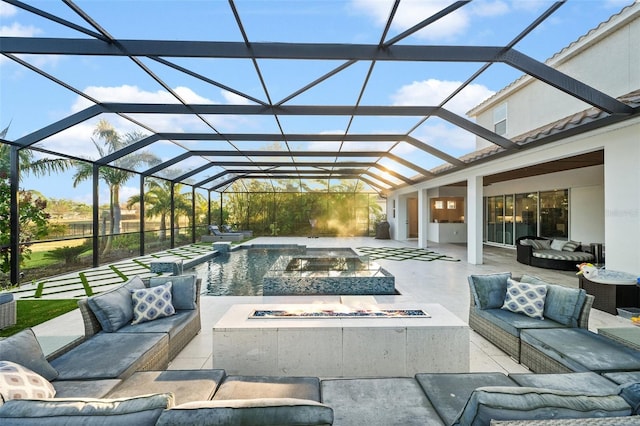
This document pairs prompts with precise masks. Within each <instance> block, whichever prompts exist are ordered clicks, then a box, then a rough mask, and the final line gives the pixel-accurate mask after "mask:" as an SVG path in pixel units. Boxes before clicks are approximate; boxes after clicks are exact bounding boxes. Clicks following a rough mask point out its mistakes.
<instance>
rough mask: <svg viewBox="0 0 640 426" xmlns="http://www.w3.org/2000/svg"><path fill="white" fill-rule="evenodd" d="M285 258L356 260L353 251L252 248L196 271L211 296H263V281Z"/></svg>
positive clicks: (204, 289)
mask: <svg viewBox="0 0 640 426" xmlns="http://www.w3.org/2000/svg"><path fill="white" fill-rule="evenodd" d="M282 256H317V257H346V258H353V257H357V256H358V255H357V253H356V252H355V251H353V250H352V249H350V248H343V247H341V248H307V247H305V246H298V245H280V246H277V245H276V246H273V245H269V246H262V245H255V244H254V245H252V246H248V247H246V248H240V249H237V250H234V251H232V252H230V253H221V254H219V255H218V256H216V257H215V258H213V259H211V260H210V261H208V262H206V263H203V264H200V265H199V266H197V267H196V268H195V272H196V273H197V274H198V277H200V278H202V286H203V292H204V294H205V295H209V296H261V295H262V294H263V278H264V276H265V275H266V274H267V272H269V270H270V269H271V268H272V267H273V266H274V265H275V264H276V262H277V261H278V259H280V258H281V257H282Z"/></svg>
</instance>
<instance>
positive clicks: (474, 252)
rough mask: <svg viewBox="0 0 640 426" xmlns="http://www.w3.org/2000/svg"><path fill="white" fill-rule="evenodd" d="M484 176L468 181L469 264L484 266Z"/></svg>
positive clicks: (473, 177)
mask: <svg viewBox="0 0 640 426" xmlns="http://www.w3.org/2000/svg"><path fill="white" fill-rule="evenodd" d="M482 182H483V180H482V176H470V177H469V179H468V180H467V215H466V217H465V221H466V222H467V262H469V263H471V264H473V265H481V264H482Z"/></svg>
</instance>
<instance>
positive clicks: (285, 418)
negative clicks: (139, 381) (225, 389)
mask: <svg viewBox="0 0 640 426" xmlns="http://www.w3.org/2000/svg"><path fill="white" fill-rule="evenodd" d="M157 424H158V426H161V425H176V424H183V425H201V426H206V425H280V426H287V425H296V426H312V425H331V424H333V409H332V408H331V407H329V406H327V405H324V404H322V403H320V402H316V401H310V400H306V399H294V398H256V399H226V400H217V401H196V402H188V403H185V404H182V405H178V406H176V407H174V408H172V409H171V410H167V411H165V412H164V413H162V415H161V416H160V418H159V419H158V423H157Z"/></svg>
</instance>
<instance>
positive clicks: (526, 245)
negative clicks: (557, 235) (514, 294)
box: [516, 236, 595, 271]
mask: <svg viewBox="0 0 640 426" xmlns="http://www.w3.org/2000/svg"><path fill="white" fill-rule="evenodd" d="M516 259H517V260H518V262H520V263H524V264H525V265H531V266H536V267H538V268H547V269H556V270H560V271H576V270H577V265H579V264H580V263H583V262H593V260H594V259H595V256H594V255H593V254H592V253H587V252H584V251H582V244H581V243H579V242H575V241H567V240H560V239H553V240H551V239H548V238H543V237H536V236H528V237H520V238H518V239H517V240H516Z"/></svg>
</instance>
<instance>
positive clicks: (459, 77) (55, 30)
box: [0, 0, 631, 202]
mask: <svg viewBox="0 0 640 426" xmlns="http://www.w3.org/2000/svg"><path fill="white" fill-rule="evenodd" d="M26 3H28V4H29V5H31V6H34V7H36V8H38V9H41V10H44V11H46V12H49V13H52V14H55V15H57V16H60V17H61V18H63V19H66V20H68V21H71V22H73V23H76V24H78V25H81V26H83V27H85V28H90V29H93V28H92V27H91V26H90V25H89V24H88V23H87V22H85V21H84V20H83V19H82V18H81V17H80V16H79V15H78V14H76V13H75V12H74V11H73V10H72V9H71V8H69V7H68V6H67V5H65V4H64V3H63V2H59V1H53V0H40V1H36V0H29V1H26ZM630 3H631V1H629V0H623V1H620V0H569V1H567V2H566V3H565V4H564V5H562V6H561V7H560V8H559V10H558V11H556V12H555V13H554V14H553V15H552V16H551V17H550V18H548V19H547V20H546V21H545V22H543V23H542V24H541V25H540V26H539V27H537V28H536V29H535V30H534V31H533V32H532V33H531V34H530V35H528V36H527V37H526V38H525V39H523V40H522V41H520V42H519V43H518V44H516V46H515V48H516V49H518V50H519V51H520V52H522V53H524V54H526V55H528V56H531V57H533V58H534V59H536V60H539V61H545V60H547V59H548V58H550V57H552V56H553V55H554V54H555V53H557V52H559V51H560V50H562V49H563V48H564V47H565V46H567V45H569V44H570V43H572V42H573V41H575V40H577V39H578V38H579V37H581V36H582V35H584V34H586V33H587V32H588V31H589V30H591V29H593V28H595V27H597V26H598V25H599V24H600V23H601V22H604V21H606V20H607V19H609V17H610V16H612V15H614V14H616V13H618V12H619V11H620V10H621V9H622V8H623V7H624V6H626V5H628V4H630ZM75 4H76V5H77V6H78V7H79V8H80V9H81V10H83V11H84V12H86V13H87V14H88V15H89V16H91V18H92V19H93V20H94V21H95V22H96V23H97V24H98V25H100V26H101V27H102V28H103V29H104V30H105V31H106V32H108V33H109V34H110V35H112V36H114V37H117V38H124V39H145V38H150V39H165V40H207V41H242V33H241V32H240V31H239V29H238V25H237V24H236V22H235V20H234V17H233V11H232V9H231V7H230V5H229V3H228V2H227V1H222V0H183V1H175V0H174V1H170V0H162V1H153V0H136V1H134V0H109V1H106V0H77V1H75ZM234 4H235V7H236V8H237V12H238V14H239V16H240V18H241V20H242V23H243V26H244V30H245V33H246V35H247V37H248V38H249V40H251V41H253V42H304V43H363V44H378V43H379V42H380V37H381V34H382V31H383V29H384V26H385V23H386V19H387V17H388V15H389V11H390V10H391V5H392V1H390V0H304V1H303V0H284V1H280V0H276V1H271V0H238V1H236V2H235V3H234ZM448 4H450V2H447V1H440V0H422V1H414V0H403V1H402V2H401V3H400V7H399V9H398V11H397V14H396V17H395V19H394V22H393V25H392V27H391V29H390V32H389V35H388V36H387V37H386V39H387V40H388V39H389V38H391V37H394V36H395V35H397V34H400V33H402V32H403V31H405V30H407V29H408V28H411V27H412V26H413V25H415V24H417V23H418V22H420V21H422V20H423V19H425V18H426V17H428V16H430V15H432V14H433V13H435V12H437V11H439V10H441V9H442V8H443V7H446V6H447V5H448ZM551 4H552V2H550V1H543V0H514V1H503V0H475V1H473V2H472V3H470V4H469V5H466V6H464V7H463V8H461V9H459V10H458V11H456V12H454V13H452V14H450V15H449V16H447V17H446V18H444V19H442V20H440V21H438V22H437V23H435V24H433V25H430V26H428V27H427V28H424V29H422V30H420V31H419V32H417V33H415V34H413V35H411V36H409V37H407V38H406V39H403V40H402V41H401V42H400V43H399V44H413V45H415V44H423V45H424V44H426V45H469V46H502V45H505V44H506V43H508V42H510V41H511V40H512V39H513V38H514V37H515V36H516V35H517V34H519V33H520V32H521V31H522V30H523V29H524V28H526V26H527V25H529V24H530V23H531V22H533V21H534V20H535V19H536V18H537V17H538V16H540V14H541V13H543V12H544V11H545V10H546V9H547V8H549V7H550V5H551ZM0 35H1V36H20V37H69V38H87V37H88V36H87V35H85V34H82V33H80V32H77V31H75V30H72V29H69V28H65V27H63V26H61V25H59V24H57V23H55V22H52V21H50V20H47V19H44V18H42V17H39V16H36V15H33V14H31V13H29V12H27V11H24V10H22V9H19V8H16V7H14V6H12V5H9V4H7V3H4V2H0ZM19 57H20V58H21V59H22V60H24V61H26V62H27V63H29V64H32V65H33V66H36V67H38V68H39V69H41V70H43V71H45V72H46V73H49V74H51V75H52V76H54V77H56V78H60V79H62V80H64V81H65V82H67V83H68V84H70V85H71V86H73V87H74V88H76V89H78V90H80V91H82V92H84V93H85V94H87V95H89V96H90V97H92V98H95V99H97V100H99V101H110V102H148V103H176V102H177V100H176V99H175V97H174V96H173V95H171V94H170V93H169V92H168V91H167V90H166V89H165V88H163V87H162V86H161V85H160V84H159V83H158V82H156V81H154V80H153V79H152V78H150V77H149V75H148V74H146V73H145V72H143V71H142V69H141V68H140V67H139V66H138V65H136V64H135V63H133V61H131V60H129V59H128V58H111V57H109V58H105V57H93V56H75V57H60V56H44V55H20V56H19ZM140 61H141V62H142V64H144V66H145V67H147V68H148V69H149V70H150V71H152V72H153V73H155V74H156V75H158V76H159V77H160V78H161V79H162V80H163V81H165V82H166V83H167V85H168V86H169V87H170V88H171V89H172V90H173V91H174V92H175V93H177V94H178V95H179V96H180V97H181V98H183V99H184V100H185V101H186V102H188V103H194V104H198V103H203V104H253V102H252V101H251V100H250V99H248V98H251V97H255V98H258V99H260V100H268V99H270V100H271V101H272V102H273V103H275V102H278V101H280V100H281V99H284V98H286V97H288V96H289V95H291V94H292V93H295V91H296V90H298V89H300V88H301V87H304V86H305V85H307V84H308V83H310V82H312V81H314V80H315V79H316V78H318V77H319V76H321V75H323V74H324V73H326V72H328V71H330V70H332V69H334V68H335V67H337V66H339V65H340V64H341V63H342V62H340V61H299V62H294V61H288V60H258V66H259V68H260V72H261V73H262V77H263V79H264V81H265V83H266V84H267V87H268V95H267V94H265V91H264V89H263V87H262V84H261V82H260V80H259V78H258V76H257V73H256V71H255V68H254V66H253V64H252V63H251V61H248V60H236V59H189V58H171V61H172V62H173V63H175V64H178V65H181V66H184V67H189V68H190V69H192V70H194V71H196V72H198V73H201V74H203V75H206V76H207V77H209V78H211V79H213V80H215V81H217V82H219V83H221V84H222V85H225V86H228V87H232V88H234V89H236V90H239V91H241V92H242V93H243V94H245V95H246V97H243V96H239V95H238V94H236V93H232V92H230V91H226V90H223V89H221V88H220V87H216V86H213V85H210V84H207V83H204V82H202V81H200V80H197V79H195V78H191V77H188V76H186V75H185V74H182V73H179V72H178V71H176V70H173V69H171V68H169V67H166V66H164V65H162V64H160V63H158V62H156V61H153V60H151V59H149V58H140ZM370 65H371V64H370V63H369V62H364V61H361V62H358V63H356V64H354V65H352V66H350V67H348V68H347V69H345V70H344V71H342V72H340V73H338V74H337V75H335V76H334V77H332V78H330V79H329V80H327V81H325V82H324V83H322V84H321V85H318V86H317V87H315V88H313V89H311V90H309V91H308V92H305V93H302V94H301V95H299V96H297V97H295V98H293V99H292V100H290V101H289V102H287V104H291V105H314V104H326V105H351V104H353V103H354V102H355V99H357V98H358V96H359V95H360V90H361V87H362V82H363V81H364V79H365V76H366V74H367V72H368V71H369V69H370ZM481 66H482V64H480V63H455V64H454V63H436V62H421V63H413V62H407V63H402V64H400V65H399V66H398V65H397V64H391V63H388V62H386V63H385V62H378V63H376V64H375V67H374V68H373V72H372V74H371V77H370V79H369V82H368V84H367V87H366V90H365V91H364V93H363V94H362V99H361V105H437V104H438V103H439V102H441V101H442V100H443V99H444V98H445V97H446V96H448V95H449V94H450V93H451V92H452V91H453V90H454V89H455V88H456V87H458V86H459V85H460V84H461V82H463V81H465V80H466V79H467V78H469V76H470V75H472V74H473V73H474V72H475V71H476V70H478V69H479V68H480V67H481ZM520 76H521V72H519V71H517V70H515V69H512V68H510V67H508V66H506V65H503V64H494V65H492V66H491V67H490V68H489V69H488V70H487V71H486V72H484V73H483V74H481V75H480V76H479V77H478V78H477V79H476V80H474V81H473V82H472V83H471V84H470V85H469V86H468V87H467V88H465V89H464V90H463V91H462V92H461V93H460V94H459V95H457V96H456V97H454V98H453V99H452V100H451V101H450V102H449V103H447V104H446V106H445V107H446V108H447V109H449V110H451V111H453V112H455V113H457V114H460V115H463V116H464V115H465V114H466V112H467V111H469V110H470V109H471V108H473V107H474V106H476V105H478V104H480V103H481V102H482V101H484V100H485V99H487V98H489V97H490V96H492V95H493V94H494V93H496V92H497V91H499V90H500V89H502V88H503V87H505V86H507V85H508V84H509V83H511V82H512V81H514V80H516V79H517V78H519V77H520ZM90 105H92V102H90V101H89V100H87V99H85V98H83V97H81V96H78V95H77V94H75V93H73V92H71V91H69V90H67V89H65V88H63V87H61V86H59V85H57V84H55V83H53V82H52V81H50V80H48V79H46V78H44V77H42V76H40V75H38V74H36V73H35V72H33V71H31V70H29V69H27V68H25V67H23V66H21V65H19V64H18V63H16V62H15V61H13V60H11V59H8V58H6V57H0V130H1V129H4V128H5V127H7V126H10V128H9V132H8V134H7V139H10V140H13V139H17V138H20V137H22V136H24V135H28V134H30V133H31V132H34V131H36V130H38V129H40V128H42V127H44V126H47V125H49V124H51V123H54V122H56V121H58V120H60V119H62V118H64V117H66V116H68V115H70V114H72V113H75V112H78V111H81V110H83V109H84V108H87V107H88V106H90ZM130 116H131V117H132V118H134V119H137V120H139V121H141V122H143V123H144V124H145V125H146V126H147V127H148V128H149V129H152V130H154V131H157V132H211V127H214V128H215V129H216V130H217V131H220V132H222V133H279V127H278V123H276V122H275V120H274V119H273V118H271V117H267V116H207V117H205V118H206V120H207V123H205V122H203V121H202V120H199V119H197V118H195V117H191V116H172V115H163V116H141V115H137V116H136V115H135V114H131V115H130ZM100 118H104V119H107V120H108V121H109V122H110V123H111V124H113V125H114V127H115V128H116V129H117V130H118V132H120V133H121V134H125V133H131V132H142V133H145V134H148V133H149V131H148V130H147V129H144V128H141V127H140V126H137V125H136V124H134V123H132V122H131V121H127V120H125V119H123V118H121V117H118V116H115V115H112V114H111V115H110V114H105V115H102V116H100V117H98V118H96V119H92V120H88V121H86V122H84V123H82V124H80V125H77V126H74V127H73V128H71V129H68V130H66V131H64V132H61V133H58V134H56V135H54V136H52V137H50V138H48V139H46V140H44V141H42V142H40V143H38V144H37V146H39V147H42V148H44V149H51V150H56V149H61V148H62V149H65V150H67V152H71V153H73V155H75V156H77V157H81V158H91V159H92V158H97V156H98V154H97V151H96V148H95V147H94V145H93V143H92V142H91V138H92V132H93V130H94V129H95V126H96V123H97V120H98V119H100ZM280 120H281V121H280V123H279V124H280V126H282V128H283V129H284V131H285V132H287V133H344V132H345V130H346V129H347V128H349V132H350V133H406V132H407V131H408V129H411V128H412V126H414V125H416V123H417V122H418V121H419V120H418V119H417V118H416V117H396V118H380V117H356V118H355V119H354V120H353V122H351V123H349V117H293V116H282V117H280ZM412 136H414V137H416V138H418V139H420V140H423V141H425V142H427V143H429V144H431V145H433V146H435V147H436V148H438V149H441V150H443V151H444V152H446V153H448V154H450V155H453V156H456V157H457V156H461V155H464V154H467V153H470V152H472V151H473V150H474V149H475V143H476V141H475V137H474V136H473V135H471V134H470V133H468V132H465V131H463V130H460V129H457V128H455V127H454V126H452V125H450V124H449V123H447V122H445V121H443V120H440V119H438V118H430V119H429V120H427V121H426V122H425V123H423V124H422V125H420V126H418V127H417V128H416V129H415V130H414V132H413V133H412ZM271 144H273V143H271ZM267 145H268V144H264V143H262V144H260V143H258V142H237V143H236V146H237V147H238V148H241V149H243V148H246V149H261V148H262V149H264V147H265V146H267ZM290 145H291V147H292V149H293V150H323V151H324V150H326V151H327V152H328V156H327V157H328V158H329V157H330V152H331V151H332V150H337V149H338V144H337V143H336V144H332V143H326V142H324V143H319V142H306V143H301V142H292V143H291V144H290ZM362 147H363V144H362V143H361V144H356V143H351V144H345V145H344V146H343V149H344V150H356V149H362ZM189 148H193V149H211V143H210V142H208V143H203V142H202V141H182V142H181V143H180V145H177V144H175V143H172V142H168V141H159V142H157V143H155V144H153V145H152V146H151V147H150V149H151V150H152V152H153V153H154V154H156V155H157V156H158V157H160V158H162V159H163V160H166V159H170V158H173V157H175V156H176V155H179V154H180V153H182V152H184V150H185V149H189ZM377 148H381V149H386V148H391V144H388V145H384V144H381V145H379V146H377ZM230 149H232V147H231V148H230ZM392 152H393V153H394V154H396V155H399V156H402V157H404V158H411V160H412V161H415V162H417V163H419V164H420V165H421V166H422V167H424V168H427V169H429V168H433V167H436V166H437V165H439V164H440V163H441V160H438V159H436V158H434V157H431V156H429V155H428V154H425V153H423V152H420V151H418V150H416V149H415V148H414V147H412V146H410V145H408V144H406V143H401V144H399V145H398V146H397V147H395V148H393V151H392ZM204 163H206V159H203V158H199V157H192V158H190V159H189V160H187V161H185V162H183V163H180V164H179V165H178V169H179V170H181V171H185V170H190V169H192V168H194V167H198V166H199V165H201V164H204ZM389 166H390V167H394V169H395V170H397V171H398V172H400V173H402V174H405V175H406V176H411V175H412V173H414V172H412V171H411V170H408V169H406V168H404V167H403V166H399V165H397V164H394V165H392V164H389ZM219 170H220V169H217V170H215V169H211V170H209V171H207V172H204V173H203V174H202V175H198V176H196V177H195V178H196V181H197V180H199V179H203V178H205V177H206V176H208V175H213V174H215V173H217V171H219ZM43 183H45V186H46V190H44V191H42V190H41V191H42V192H44V193H45V194H46V195H47V196H49V197H53V198H72V199H74V200H76V201H84V202H89V201H90V200H91V188H90V186H89V185H88V183H85V184H82V185H79V186H78V187H77V188H73V186H72V185H71V179H70V177H69V174H66V175H63V176H57V177H47V178H46V179H45V181H43V178H40V179H36V178H35V177H33V176H27V177H25V178H24V179H23V182H22V186H23V187H25V188H30V187H37V186H42V185H43ZM104 191H105V188H102V187H101V199H102V197H106V193H105V192H104ZM138 191H139V188H138V181H137V179H136V180H133V181H130V182H128V183H127V185H125V187H124V188H122V191H121V192H122V199H126V198H128V195H131V194H137V193H138Z"/></svg>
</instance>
